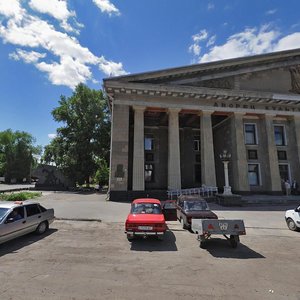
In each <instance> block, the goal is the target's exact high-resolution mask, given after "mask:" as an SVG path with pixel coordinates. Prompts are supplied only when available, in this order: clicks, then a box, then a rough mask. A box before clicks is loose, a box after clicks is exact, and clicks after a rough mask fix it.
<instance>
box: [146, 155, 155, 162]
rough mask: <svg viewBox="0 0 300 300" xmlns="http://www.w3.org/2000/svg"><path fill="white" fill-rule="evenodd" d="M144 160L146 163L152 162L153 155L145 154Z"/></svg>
mask: <svg viewBox="0 0 300 300" xmlns="http://www.w3.org/2000/svg"><path fill="white" fill-rule="evenodd" d="M145 160H146V161H153V160H154V155H153V153H146V154H145Z"/></svg>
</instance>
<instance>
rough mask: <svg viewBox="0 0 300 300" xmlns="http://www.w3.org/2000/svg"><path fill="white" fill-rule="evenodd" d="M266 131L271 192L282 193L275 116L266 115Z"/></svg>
mask: <svg viewBox="0 0 300 300" xmlns="http://www.w3.org/2000/svg"><path fill="white" fill-rule="evenodd" d="M264 123H265V129H266V133H267V134H266V141H267V149H266V150H267V153H268V160H269V161H268V163H269V174H270V180H271V182H270V185H271V190H272V191H274V192H278V191H281V179H280V174H279V166H278V157H277V148H276V144H275V134H274V126H273V116H272V115H265V118H264Z"/></svg>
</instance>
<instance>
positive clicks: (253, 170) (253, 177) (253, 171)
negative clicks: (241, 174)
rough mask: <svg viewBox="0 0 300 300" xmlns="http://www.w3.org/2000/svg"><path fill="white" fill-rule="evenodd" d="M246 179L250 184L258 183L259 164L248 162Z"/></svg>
mask: <svg viewBox="0 0 300 300" xmlns="http://www.w3.org/2000/svg"><path fill="white" fill-rule="evenodd" d="M248 180H249V185H250V186H256V185H259V183H260V180H259V165H258V164H248Z"/></svg>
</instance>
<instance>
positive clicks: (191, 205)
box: [184, 201, 209, 211]
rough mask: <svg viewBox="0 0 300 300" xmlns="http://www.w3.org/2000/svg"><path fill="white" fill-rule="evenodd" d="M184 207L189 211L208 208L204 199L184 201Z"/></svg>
mask: <svg viewBox="0 0 300 300" xmlns="http://www.w3.org/2000/svg"><path fill="white" fill-rule="evenodd" d="M184 209H186V210H191V211H198V210H209V208H208V205H207V203H206V202H205V201H185V202H184Z"/></svg>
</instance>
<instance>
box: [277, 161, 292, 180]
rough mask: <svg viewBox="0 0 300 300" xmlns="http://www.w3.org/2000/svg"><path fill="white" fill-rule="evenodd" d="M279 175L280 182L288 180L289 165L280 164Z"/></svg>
mask: <svg viewBox="0 0 300 300" xmlns="http://www.w3.org/2000/svg"><path fill="white" fill-rule="evenodd" d="M279 174H280V178H281V179H282V180H284V181H285V180H289V179H290V172H289V165H288V164H280V165H279Z"/></svg>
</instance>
